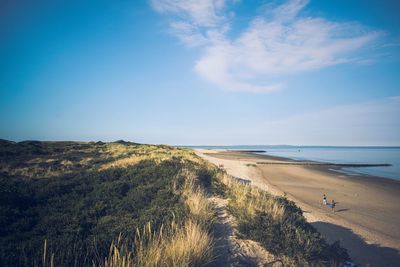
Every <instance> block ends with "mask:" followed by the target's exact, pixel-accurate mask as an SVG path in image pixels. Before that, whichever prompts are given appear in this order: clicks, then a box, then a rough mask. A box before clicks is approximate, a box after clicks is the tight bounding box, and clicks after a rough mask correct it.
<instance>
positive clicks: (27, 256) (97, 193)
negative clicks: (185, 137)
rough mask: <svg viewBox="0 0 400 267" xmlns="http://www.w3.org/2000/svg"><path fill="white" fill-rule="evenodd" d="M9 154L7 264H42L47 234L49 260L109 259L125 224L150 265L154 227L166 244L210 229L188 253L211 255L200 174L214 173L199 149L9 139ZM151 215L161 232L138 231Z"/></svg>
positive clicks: (5, 177) (5, 174) (4, 161)
mask: <svg viewBox="0 0 400 267" xmlns="http://www.w3.org/2000/svg"><path fill="white" fill-rule="evenodd" d="M0 157H1V161H0V162H1V166H0V167H1V175H0V203H1V206H0V224H1V226H2V227H1V228H0V236H1V239H0V266H31V265H42V264H43V261H44V260H43V245H44V242H45V240H47V242H46V254H47V256H46V257H45V261H53V262H54V264H55V265H56V266H66V265H68V266H87V265H92V264H95V265H105V264H104V261H105V259H106V258H107V259H110V258H113V257H114V259H115V255H116V254H115V253H114V252H116V250H114V252H113V253H111V252H110V246H111V244H116V239H117V238H118V236H119V235H120V234H122V237H121V238H119V242H118V244H121V240H124V241H123V243H124V244H125V247H127V248H129V250H130V251H133V252H132V253H131V254H130V256H129V257H128V258H129V259H130V260H131V262H132V263H134V264H133V265H134V266H145V265H143V264H141V262H140V260H141V261H144V260H146V257H149V258H150V257H154V255H147V256H146V255H145V254H146V253H144V252H143V250H144V247H147V248H149V247H151V246H155V242H156V241H155V240H156V239H155V238H150V237H151V236H161V232H160V229H161V228H163V229H164V230H163V232H162V237H163V238H162V239H160V240H158V241H157V242H159V243H160V242H161V241H162V242H163V244H164V245H163V246H159V249H161V247H164V248H163V249H164V252H165V253H166V252H167V248H169V249H170V248H171V246H169V245H167V243H168V242H172V243H176V242H173V241H174V238H175V239H178V238H179V237H180V238H181V239H182V238H183V237H184V236H185V234H186V235H187V234H197V235H201V236H202V237H203V238H205V239H206V240H203V243H204V245H203V247H202V246H199V248H200V249H202V250H203V253H199V252H198V251H187V250H186V251H181V253H183V254H185V255H184V257H185V260H186V261H187V262H188V263H190V262H192V263H196V265H200V264H203V263H205V262H207V261H210V260H211V256H212V255H211V253H210V248H207V246H208V247H211V243H212V242H211V238H210V236H209V233H208V232H209V226H210V221H212V214H210V212H209V210H210V208H209V207H208V206H207V205H206V204H204V203H203V206H202V207H193V206H194V205H193V204H192V203H191V202H193V198H195V199H196V201H197V202H199V199H200V200H201V197H202V196H203V195H202V191H201V186H202V184H201V183H200V182H201V181H204V182H206V183H207V180H209V181H210V180H211V177H207V176H205V172H206V170H205V169H204V166H202V165H201V164H200V163H199V160H198V159H197V158H196V157H195V156H194V154H193V153H192V152H189V151H187V150H183V149H176V148H172V147H168V146H152V145H138V144H133V143H126V142H124V143H122V142H116V143H108V144H105V143H72V142H57V143H54V142H21V143H11V142H7V141H3V142H2V146H1V149H0ZM198 178H199V179H198ZM196 181H199V183H198V184H196ZM203 202H204V200H203ZM202 209H206V212H204V210H202ZM192 212H193V214H192ZM146 225H148V227H150V228H151V229H152V231H151V233H150V232H149V231H148V230H147V232H146V233H145V234H143V233H142V234H141V235H138V233H139V232H141V231H142V230H140V229H143V227H144V226H146ZM137 229H139V231H138V230H137ZM153 229H154V230H153ZM178 229H183V230H184V231H186V232H182V231H178ZM190 231H192V232H190ZM196 231H197V232H196ZM113 241H115V242H114V243H113ZM135 242H136V246H135ZM196 242H197V241H196ZM138 244H141V247H140V246H138ZM158 245H160V244H158ZM204 246H205V247H204ZM111 247H113V246H111ZM113 248H114V249H117V248H118V247H115V246H114V247H113ZM188 249H190V248H188ZM191 249H192V250H194V249H193V248H191ZM140 250H142V251H140ZM140 253H141V254H140ZM165 253H164V254H165ZM168 253H169V254H170V257H172V256H173V254H174V252H173V251H169V252H168ZM175 253H177V252H175ZM191 253H192V254H193V253H197V254H198V255H192V254H191ZM139 254H140V255H139ZM52 255H53V259H52ZM124 255H125V256H127V254H126V253H125V254H124ZM138 256H141V257H142V259H139V257H138ZM178 256H179V255H178ZM175 257H176V255H175ZM143 258H144V259H143ZM149 258H147V261H149V262H150V260H149ZM181 258H182V257H181ZM133 259H135V260H136V261H134V260H133ZM159 260H160V261H164V262H165V261H168V260H170V261H171V262H172V260H171V259H169V258H168V259H167V258H165V257H164V258H161V259H159ZM181 260H182V259H181ZM43 265H44V264H43ZM108 265H110V263H108ZM149 266H150V265H149ZM153 266H157V264H156V265H153ZM158 266H161V264H159V265H158ZM170 266H177V265H174V264H172V263H171V265H170Z"/></svg>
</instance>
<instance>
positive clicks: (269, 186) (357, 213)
mask: <svg viewBox="0 0 400 267" xmlns="http://www.w3.org/2000/svg"><path fill="white" fill-rule="evenodd" d="M197 153H198V154H199V155H200V156H202V157H204V158H205V159H207V160H209V161H211V162H213V163H214V164H217V165H218V164H223V165H224V168H225V169H226V170H227V172H228V173H230V174H231V175H234V176H237V177H240V178H244V179H248V180H251V181H252V184H254V185H255V186H258V187H260V188H261V189H264V190H267V191H269V192H271V193H273V194H276V195H282V194H286V195H287V197H288V198H289V199H291V200H293V201H295V202H296V204H297V205H298V206H300V207H301V208H302V209H303V211H304V215H305V216H306V218H307V220H308V221H309V222H310V223H312V224H313V225H314V226H315V227H316V228H317V229H318V230H319V231H320V232H321V233H322V234H323V235H324V236H325V238H326V239H327V240H328V241H329V242H334V241H336V240H340V241H341V244H342V245H343V246H344V247H346V248H347V249H348V250H349V252H350V256H351V257H352V259H353V260H355V261H356V262H358V263H361V264H362V266H399V264H400V254H399V253H398V252H399V250H400V241H399V240H400V226H399V225H400V182H399V181H395V180H391V179H386V178H380V177H373V176H367V175H357V176H353V175H346V174H343V173H339V172H335V171H332V167H331V166H321V165H313V162H307V163H310V164H306V165H303V164H297V163H299V162H298V161H294V160H291V159H286V158H280V157H272V156H264V155H257V154H254V153H243V152H231V151H215V150H197ZM266 163H267V164H266ZM268 163H279V164H268ZM336 168H339V167H336ZM323 194H326V196H327V198H328V201H331V200H332V199H334V200H335V201H336V202H337V206H336V212H332V210H331V209H330V208H329V207H327V206H323V205H322V196H323Z"/></svg>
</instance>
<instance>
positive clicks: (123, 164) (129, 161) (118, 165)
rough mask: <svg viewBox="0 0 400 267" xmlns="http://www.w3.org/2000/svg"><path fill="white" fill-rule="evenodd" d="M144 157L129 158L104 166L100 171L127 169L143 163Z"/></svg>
mask: <svg viewBox="0 0 400 267" xmlns="http://www.w3.org/2000/svg"><path fill="white" fill-rule="evenodd" d="M142 160H143V158H142V157H129V158H123V159H119V160H115V161H112V162H109V163H106V164H103V165H101V166H100V168H99V170H100V171H102V170H107V169H110V168H126V167H128V166H131V165H135V164H137V163H138V162H140V161H142Z"/></svg>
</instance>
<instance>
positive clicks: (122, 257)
mask: <svg viewBox="0 0 400 267" xmlns="http://www.w3.org/2000/svg"><path fill="white" fill-rule="evenodd" d="M182 173H184V175H185V181H184V184H183V186H181V188H179V186H177V185H174V191H175V192H176V193H180V194H181V197H182V201H183V203H184V205H185V206H186V208H187V211H188V213H187V215H186V216H185V217H184V218H183V219H177V221H175V220H174V221H172V222H171V223H170V224H169V225H167V226H165V225H163V226H161V228H160V229H158V230H157V231H154V230H153V229H152V227H151V225H150V224H147V225H146V226H145V227H144V228H143V229H142V230H137V234H136V237H135V239H134V242H133V248H132V249H129V248H128V245H127V242H122V241H121V238H119V239H118V241H117V242H116V243H115V244H114V243H113V244H112V245H111V247H110V253H109V256H108V257H107V258H106V259H105V260H104V263H103V264H102V266H104V267H139V266H140V267H158V266H160V267H161V266H170V267H178V266H179V267H180V266H204V265H206V264H207V263H210V262H211V261H212V260H213V246H214V241H213V237H212V235H211V233H210V227H211V223H212V221H213V218H214V212H213V210H212V208H211V206H210V204H209V203H208V201H207V198H206V195H205V193H204V190H203V189H202V188H201V186H200V185H198V183H196V177H195V175H194V174H193V173H191V172H189V171H188V170H183V171H182Z"/></svg>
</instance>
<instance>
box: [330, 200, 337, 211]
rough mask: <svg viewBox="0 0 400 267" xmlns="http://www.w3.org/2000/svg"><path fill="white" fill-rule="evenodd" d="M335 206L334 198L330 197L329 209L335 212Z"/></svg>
mask: <svg viewBox="0 0 400 267" xmlns="http://www.w3.org/2000/svg"><path fill="white" fill-rule="evenodd" d="M335 206H336V202H335V200H333V199H332V202H331V209H332V211H333V212H335Z"/></svg>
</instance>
